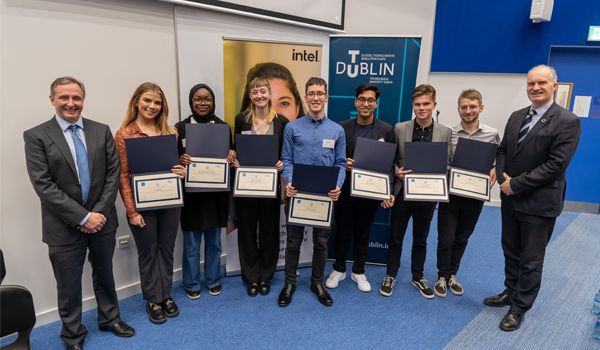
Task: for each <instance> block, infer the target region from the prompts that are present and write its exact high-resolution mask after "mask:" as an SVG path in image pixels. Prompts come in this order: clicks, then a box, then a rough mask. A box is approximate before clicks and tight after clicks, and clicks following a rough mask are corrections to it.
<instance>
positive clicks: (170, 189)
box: [125, 135, 183, 211]
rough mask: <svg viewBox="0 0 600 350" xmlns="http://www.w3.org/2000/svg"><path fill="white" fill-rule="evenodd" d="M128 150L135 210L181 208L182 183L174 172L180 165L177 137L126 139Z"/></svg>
mask: <svg viewBox="0 0 600 350" xmlns="http://www.w3.org/2000/svg"><path fill="white" fill-rule="evenodd" d="M125 148H126V150H127V160H128V162H129V168H130V170H131V188H132V191H133V198H134V204H135V209H136V210H137V211H144V210H153V209H165V208H175V207H182V206H183V193H182V186H181V180H180V179H179V176H177V175H175V174H174V173H173V172H172V171H171V169H172V168H173V166H175V165H178V164H179V155H178V153H177V140H176V137H175V135H164V136H153V137H141V138H135V139H126V140H125Z"/></svg>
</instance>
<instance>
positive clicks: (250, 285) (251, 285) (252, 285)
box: [248, 283, 258, 297]
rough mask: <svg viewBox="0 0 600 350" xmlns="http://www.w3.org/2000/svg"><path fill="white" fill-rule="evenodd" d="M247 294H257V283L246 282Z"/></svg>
mask: <svg viewBox="0 0 600 350" xmlns="http://www.w3.org/2000/svg"><path fill="white" fill-rule="evenodd" d="M248 295H249V296H251V297H255V296H257V295H258V283H248Z"/></svg>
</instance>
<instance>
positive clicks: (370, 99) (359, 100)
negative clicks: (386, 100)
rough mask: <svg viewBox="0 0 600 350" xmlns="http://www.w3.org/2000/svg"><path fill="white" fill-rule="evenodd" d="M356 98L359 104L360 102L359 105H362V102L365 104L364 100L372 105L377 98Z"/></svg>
mask: <svg viewBox="0 0 600 350" xmlns="http://www.w3.org/2000/svg"><path fill="white" fill-rule="evenodd" d="M356 100H357V101H358V103H359V104H361V105H364V104H365V102H367V103H368V104H369V106H372V105H374V104H375V103H377V100H376V99H374V98H369V99H366V98H364V97H361V98H357V99H356Z"/></svg>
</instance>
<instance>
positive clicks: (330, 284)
mask: <svg viewBox="0 0 600 350" xmlns="http://www.w3.org/2000/svg"><path fill="white" fill-rule="evenodd" d="M379 95H381V91H380V90H379V88H378V87H377V85H375V84H371V83H364V84H361V85H359V86H358V87H357V88H356V99H355V100H354V104H355V106H356V109H357V110H358V117H357V118H356V119H348V120H344V121H343V122H341V123H340V125H341V126H342V128H344V133H345V135H346V157H347V161H348V163H347V165H346V180H345V181H344V185H343V186H342V192H341V194H340V198H339V200H338V201H337V202H336V203H335V225H336V227H337V230H336V234H335V238H334V249H335V258H336V261H335V263H334V264H333V271H331V275H329V278H328V279H327V281H326V282H325V286H326V287H327V288H336V287H337V286H338V283H339V281H341V280H343V279H345V278H346V257H347V256H348V249H349V248H350V241H351V240H352V236H354V265H353V266H352V275H351V278H352V280H353V281H354V282H356V283H357V285H358V289H360V290H361V291H363V292H370V291H371V284H369V282H368V281H367V277H366V276H365V259H366V257H367V251H368V250H369V235H370V233H371V226H373V221H374V220H375V215H376V214H377V208H378V206H379V203H380V202H378V201H376V200H373V199H367V198H358V197H351V196H350V183H351V182H352V181H351V179H350V173H349V171H350V170H351V169H352V163H354V159H353V158H354V149H355V148H356V141H357V140H358V138H359V137H366V138H370V139H372V140H378V141H381V142H390V143H396V137H395V136H394V128H393V127H392V126H391V125H390V124H388V123H386V122H384V121H381V120H379V119H375V117H374V116H373V112H374V111H375V108H377V102H378V100H379ZM392 168H393V167H392V164H390V172H392V171H391V170H392ZM392 205H394V196H392V199H391V200H390V201H383V202H381V206H382V207H384V208H389V207H391V206H392Z"/></svg>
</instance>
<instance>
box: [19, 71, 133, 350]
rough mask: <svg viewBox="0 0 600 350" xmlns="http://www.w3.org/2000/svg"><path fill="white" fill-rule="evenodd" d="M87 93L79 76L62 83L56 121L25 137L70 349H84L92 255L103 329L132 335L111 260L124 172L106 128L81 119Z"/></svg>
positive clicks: (56, 92)
mask: <svg viewBox="0 0 600 350" xmlns="http://www.w3.org/2000/svg"><path fill="white" fill-rule="evenodd" d="M84 99H85V87H84V85H83V83H81V82H80V81H78V80H77V79H75V78H72V77H61V78H58V79H56V80H55V81H54V82H53V83H52V85H51V86H50V101H51V102H52V105H53V106H54V108H55V111H56V114H55V115H54V116H53V117H52V119H50V120H49V121H47V122H45V123H42V124H40V125H38V126H36V127H34V128H32V129H30V130H27V131H25V133H24V134H23V137H24V139H25V156H26V161H27V172H28V173H29V178H30V180H31V183H32V185H33V189H34V190H35V192H36V193H37V195H38V197H39V198H40V202H41V205H42V240H43V241H44V243H46V244H48V253H49V257H50V262H51V264H52V269H53V270H54V277H55V278H56V287H57V289H58V312H59V314H60V318H61V320H62V323H63V326H62V332H61V335H60V337H61V339H62V340H63V341H64V342H65V343H66V344H67V350H78V349H83V342H84V340H85V336H86V335H87V333H88V331H87V329H86V328H85V326H84V325H82V324H81V311H82V310H81V309H82V296H81V276H82V273H83V265H84V263H85V259H86V255H88V250H89V255H88V257H89V261H90V263H91V265H92V279H93V284H94V294H95V296H96V302H97V304H98V326H99V328H100V330H101V331H110V332H112V333H114V334H115V335H116V336H118V337H131V336H133V335H134V334H135V331H134V330H133V328H131V327H130V326H128V325H127V324H126V323H125V322H123V321H121V317H120V315H119V304H118V299H117V292H116V290H115V281H114V278H113V270H112V269H113V265H112V258H113V254H114V251H115V233H116V230H117V227H118V226H119V221H118V219H117V213H116V210H115V198H116V197H117V192H118V190H119V175H120V171H121V165H120V162H119V156H118V154H117V149H116V147H115V142H114V139H113V135H112V133H111V132H110V128H109V127H108V126H107V125H104V124H100V123H97V122H95V121H92V120H89V119H83V118H82V117H81V111H82V110H83V101H84Z"/></svg>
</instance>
